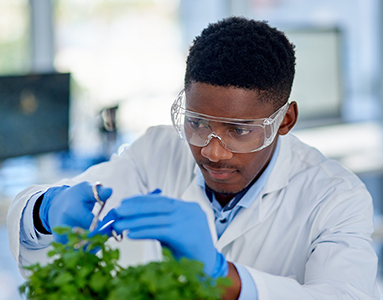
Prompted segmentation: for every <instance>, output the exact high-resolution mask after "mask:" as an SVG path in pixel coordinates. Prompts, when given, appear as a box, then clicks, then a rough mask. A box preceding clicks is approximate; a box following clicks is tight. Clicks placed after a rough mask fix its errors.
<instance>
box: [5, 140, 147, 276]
mask: <svg viewBox="0 0 383 300" xmlns="http://www.w3.org/2000/svg"><path fill="white" fill-rule="evenodd" d="M140 143H143V142H141V141H138V145H137V146H135V149H133V150H130V151H126V152H125V153H123V154H122V155H121V156H117V155H114V156H112V158H111V160H110V161H108V162H105V163H101V164H98V165H95V166H92V167H90V168H89V169H88V170H87V171H85V172H84V173H82V174H80V175H78V176H76V177H74V178H71V179H63V180H61V181H59V182H57V183H55V184H53V185H34V186H31V187H29V188H27V189H25V190H24V191H22V192H21V193H19V194H18V195H17V196H16V197H15V199H14V200H13V201H12V203H11V205H10V207H9V210H8V215H7V227H8V236H9V245H10V249H11V252H12V255H13V256H14V258H15V259H16V261H17V262H18V266H19V271H20V273H21V275H22V276H23V277H24V278H26V277H27V274H26V272H25V270H24V269H23V268H22V267H23V266H26V265H31V264H33V263H36V262H39V263H41V264H45V263H47V262H49V259H48V258H47V252H48V251H49V250H50V247H46V248H43V249H27V248H26V247H25V246H24V245H23V244H21V243H20V222H21V220H22V215H23V211H24V209H25V207H26V204H27V203H28V200H30V199H31V197H33V196H34V195H36V194H39V193H40V194H41V193H44V192H45V191H46V190H47V189H48V188H50V187H52V186H62V185H64V184H65V185H69V186H71V185H75V184H77V183H80V182H83V181H88V182H90V183H94V182H96V181H100V182H101V183H102V184H103V185H104V186H107V187H111V188H112V190H113V194H112V196H111V197H110V198H109V199H108V201H107V204H106V205H105V208H104V211H103V216H104V215H105V214H106V213H107V212H108V211H109V210H110V209H111V208H113V207H115V206H117V205H118V204H119V203H120V201H121V200H122V199H123V198H125V197H128V196H130V195H134V194H138V193H145V192H147V186H146V182H145V178H144V177H145V175H144V172H145V170H143V168H141V167H140V166H139V165H140V164H141V162H140V160H139V159H137V160H135V159H133V158H132V155H134V151H135V152H137V151H138V150H139V148H140V145H139V144H140ZM141 146H142V145H141ZM103 216H102V217H103ZM28 230H30V228H29V229H28Z"/></svg>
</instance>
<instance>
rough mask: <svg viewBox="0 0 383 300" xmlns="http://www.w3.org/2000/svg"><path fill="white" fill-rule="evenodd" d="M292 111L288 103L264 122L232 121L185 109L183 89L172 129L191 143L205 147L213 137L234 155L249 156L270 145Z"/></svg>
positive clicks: (257, 120)
mask: <svg viewBox="0 0 383 300" xmlns="http://www.w3.org/2000/svg"><path fill="white" fill-rule="evenodd" d="M288 108H289V103H288V102H286V104H285V105H283V106H282V107H281V108H279V109H278V110H277V111H276V112H274V113H273V114H272V115H271V116H270V117H268V118H263V119H230V118H220V117H214V116H209V115H205V114H200V113H197V112H194V111H190V110H188V109H186V95H185V91H184V90H182V91H181V92H180V93H179V94H178V96H177V98H176V100H175V101H174V103H173V105H172V107H171V115H172V122H173V126H174V128H175V129H176V131H177V133H178V134H179V135H180V137H181V138H182V139H184V140H186V141H187V142H188V143H189V144H191V145H194V146H197V147H205V146H206V145H208V144H209V143H210V141H211V139H212V138H217V139H218V140H219V142H220V143H221V145H222V146H223V147H224V148H225V149H227V150H229V151H231V152H233V153H249V152H255V151H259V150H262V149H263V148H266V147H267V146H269V145H270V144H271V143H272V142H273V140H274V138H275V136H276V134H277V131H278V129H279V126H280V125H281V123H282V120H283V118H284V117H285V114H286V112H287V109H288Z"/></svg>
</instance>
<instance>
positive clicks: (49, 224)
mask: <svg viewBox="0 0 383 300" xmlns="http://www.w3.org/2000/svg"><path fill="white" fill-rule="evenodd" d="M97 191H98V194H99V197H100V199H101V200H102V201H106V200H107V199H108V198H109V197H110V195H111V194H112V189H111V188H106V187H103V186H97ZM95 202H96V199H95V198H94V196H93V191H92V185H91V184H90V183H89V182H82V183H79V184H77V185H74V186H71V187H69V186H60V187H53V188H50V189H48V190H47V191H46V192H45V193H44V196H43V200H42V202H41V206H40V210H39V216H40V220H41V222H42V224H43V226H44V228H45V229H46V230H47V231H48V232H50V233H52V229H53V228H55V227H57V226H65V225H66V226H69V227H81V228H84V229H89V226H90V224H91V223H92V220H93V217H94V216H93V214H92V210H93V207H94V204H95ZM53 238H54V240H55V241H57V242H60V243H65V242H66V238H65V237H64V236H60V235H58V234H56V233H53Z"/></svg>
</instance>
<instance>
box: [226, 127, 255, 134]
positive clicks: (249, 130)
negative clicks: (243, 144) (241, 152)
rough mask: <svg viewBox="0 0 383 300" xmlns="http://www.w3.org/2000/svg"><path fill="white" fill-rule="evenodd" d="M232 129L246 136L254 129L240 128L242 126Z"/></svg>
mask: <svg viewBox="0 0 383 300" xmlns="http://www.w3.org/2000/svg"><path fill="white" fill-rule="evenodd" d="M231 131H232V132H233V133H234V134H235V135H238V136H245V135H248V134H250V133H251V132H252V130H251V129H249V128H240V127H237V128H232V129H231Z"/></svg>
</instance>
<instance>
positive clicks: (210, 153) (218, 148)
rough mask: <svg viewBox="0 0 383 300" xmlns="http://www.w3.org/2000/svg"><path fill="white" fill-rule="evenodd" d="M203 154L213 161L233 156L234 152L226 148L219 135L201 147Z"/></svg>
mask: <svg viewBox="0 0 383 300" xmlns="http://www.w3.org/2000/svg"><path fill="white" fill-rule="evenodd" d="M201 155H202V156H203V157H206V158H207V159H209V160H210V161H212V162H218V161H220V160H225V159H230V158H232V157H233V153H232V152H231V151H229V150H227V149H225V148H224V147H223V146H222V144H221V143H220V141H219V139H218V138H217V137H213V138H212V139H211V140H210V142H209V143H208V144H207V145H206V146H205V147H203V148H202V149H201Z"/></svg>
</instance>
